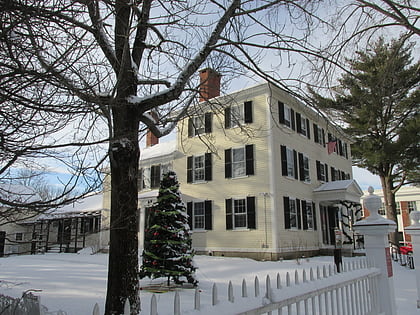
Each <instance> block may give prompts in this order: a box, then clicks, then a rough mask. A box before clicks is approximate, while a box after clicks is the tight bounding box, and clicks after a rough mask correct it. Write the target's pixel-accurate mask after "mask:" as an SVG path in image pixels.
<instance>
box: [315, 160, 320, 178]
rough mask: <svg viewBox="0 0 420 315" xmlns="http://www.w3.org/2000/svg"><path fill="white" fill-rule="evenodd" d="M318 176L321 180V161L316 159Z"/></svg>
mask: <svg viewBox="0 0 420 315" xmlns="http://www.w3.org/2000/svg"><path fill="white" fill-rule="evenodd" d="M316 176H317V178H318V180H321V162H319V161H316Z"/></svg>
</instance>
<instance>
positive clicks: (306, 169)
mask: <svg viewBox="0 0 420 315" xmlns="http://www.w3.org/2000/svg"><path fill="white" fill-rule="evenodd" d="M302 157H303V174H304V182H305V183H310V182H311V172H310V169H309V157H308V156H306V155H304V154H303V155H302Z"/></svg>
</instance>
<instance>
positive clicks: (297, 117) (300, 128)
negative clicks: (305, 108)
mask: <svg viewBox="0 0 420 315" xmlns="http://www.w3.org/2000/svg"><path fill="white" fill-rule="evenodd" d="M301 119H302V117H301V116H300V114H299V113H296V131H297V132H299V133H302V125H301Z"/></svg>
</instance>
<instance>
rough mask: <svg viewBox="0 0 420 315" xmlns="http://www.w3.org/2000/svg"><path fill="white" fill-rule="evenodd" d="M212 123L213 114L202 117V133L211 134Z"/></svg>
mask: <svg viewBox="0 0 420 315" xmlns="http://www.w3.org/2000/svg"><path fill="white" fill-rule="evenodd" d="M212 122H213V114H212V113H206V114H205V115H204V131H205V133H211V132H212Z"/></svg>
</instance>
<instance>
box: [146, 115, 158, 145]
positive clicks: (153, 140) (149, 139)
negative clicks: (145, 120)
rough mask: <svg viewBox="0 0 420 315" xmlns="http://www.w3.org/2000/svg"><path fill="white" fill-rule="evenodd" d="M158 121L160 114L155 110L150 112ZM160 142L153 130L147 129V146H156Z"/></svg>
mask: <svg viewBox="0 0 420 315" xmlns="http://www.w3.org/2000/svg"><path fill="white" fill-rule="evenodd" d="M149 114H150V115H151V116H152V117H153V118H154V119H155V121H156V122H157V121H158V116H157V114H156V113H155V112H150V113H149ZM158 143H159V138H158V137H156V136H155V135H154V134H153V133H152V132H151V131H150V129H149V130H147V134H146V148H148V147H151V146H154V145H155V144H158Z"/></svg>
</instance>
